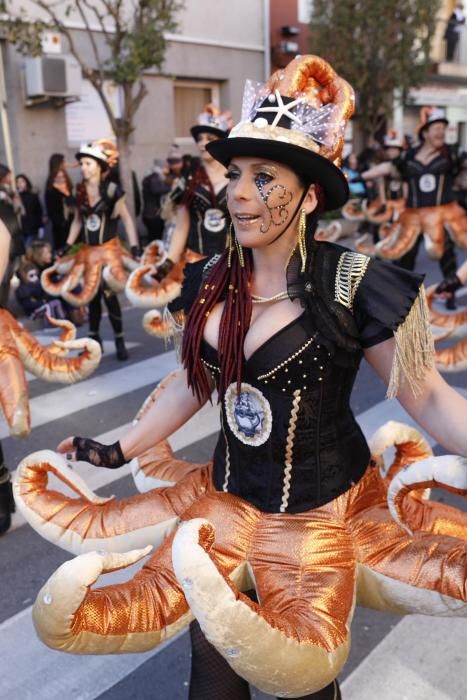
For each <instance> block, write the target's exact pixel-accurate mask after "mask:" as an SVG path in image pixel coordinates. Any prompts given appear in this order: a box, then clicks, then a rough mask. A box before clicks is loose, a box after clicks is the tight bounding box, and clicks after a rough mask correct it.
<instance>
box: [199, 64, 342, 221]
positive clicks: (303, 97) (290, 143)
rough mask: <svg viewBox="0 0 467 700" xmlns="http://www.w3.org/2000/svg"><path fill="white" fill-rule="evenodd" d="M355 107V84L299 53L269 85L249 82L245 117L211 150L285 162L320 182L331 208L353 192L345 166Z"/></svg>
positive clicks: (224, 157) (223, 156) (223, 158)
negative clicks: (344, 150) (348, 127)
mask: <svg viewBox="0 0 467 700" xmlns="http://www.w3.org/2000/svg"><path fill="white" fill-rule="evenodd" d="M353 108H354V94H353V90H352V88H351V87H350V85H349V84H348V83H347V82H346V81H345V80H343V79H342V78H340V77H339V76H338V75H337V74H336V72H335V71H334V70H333V68H332V67H331V66H330V65H329V64H328V63H326V61H324V60H323V59H322V58H319V57H317V56H297V57H296V58H295V59H294V60H293V61H291V63H289V64H288V66H287V67H286V68H285V69H284V70H279V71H277V72H276V73H274V74H273V75H272V76H271V78H270V79H269V81H268V82H267V83H266V84H265V85H260V84H254V83H252V82H251V81H247V84H246V87H245V93H244V98H243V109H242V120H241V121H240V123H239V124H237V125H236V126H235V127H234V128H233V129H232V131H231V132H230V135H229V137H228V138H223V139H221V140H218V141H213V142H212V143H209V144H207V146H206V149H207V150H208V151H209V153H211V154H212V156H213V157H214V158H216V160H218V161H220V162H221V163H223V164H224V165H228V163H229V162H230V161H231V159H232V158H234V157H235V156H255V157H260V158H267V159H268V160H274V161H277V162H279V163H283V164H284V165H287V166H288V167H290V168H291V169H292V170H293V171H294V172H295V173H296V174H297V175H299V176H300V177H301V178H302V179H303V180H304V181H305V182H306V183H318V184H320V185H321V186H322V187H323V189H324V193H325V209H327V210H332V209H337V208H339V207H341V206H342V205H343V204H345V202H346V201H347V199H348V196H349V188H348V185H347V180H346V178H345V175H344V174H343V172H342V171H341V169H340V167H339V165H340V158H341V154H342V148H343V144H344V130H345V127H346V125H347V121H348V119H349V118H350V116H351V115H352V113H353Z"/></svg>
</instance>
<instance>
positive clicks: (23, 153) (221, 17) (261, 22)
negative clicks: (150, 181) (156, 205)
mask: <svg viewBox="0 0 467 700" xmlns="http://www.w3.org/2000/svg"><path fill="white" fill-rule="evenodd" d="M15 4H17V5H18V8H19V7H20V6H22V5H23V2H22V0H14V2H13V5H15ZM64 5H65V4H64ZM128 6H130V3H128ZM64 21H65V22H66V24H67V26H68V27H70V28H71V29H72V32H73V39H74V41H75V42H76V44H77V45H79V46H80V51H82V52H83V53H84V55H85V57H86V60H88V61H89V63H90V64H91V65H92V61H93V54H92V46H91V43H90V42H89V39H88V37H87V35H86V32H85V31H84V27H83V25H82V23H80V20H79V18H78V17H77V16H76V15H73V16H70V17H68V18H66V19H65V20H64ZM268 23H269V2H268V0H235V3H232V2H230V1H229V0H187V1H186V3H185V8H184V10H182V11H181V13H180V15H179V27H178V30H177V33H174V34H171V35H169V36H167V39H168V50H167V53H166V57H165V62H164V66H163V69H162V71H160V72H156V71H148V72H147V74H145V76H144V79H145V82H146V85H147V88H148V95H147V96H146V97H145V99H144V100H143V102H142V104H141V107H140V108H139V110H138V112H137V113H136V118H135V126H136V128H135V131H134V133H133V135H132V139H131V159H132V166H133V168H134V170H135V171H136V173H137V174H138V176H139V177H140V178H141V177H142V176H143V175H144V174H145V173H146V172H147V171H148V169H149V168H150V167H151V165H152V162H153V160H154V159H155V158H164V157H165V155H166V153H167V150H168V148H169V147H170V145H171V144H172V143H174V142H178V143H180V144H181V146H182V147H183V150H185V151H187V152H189V151H192V149H193V142H192V139H191V138H190V134H189V127H190V126H191V125H192V124H193V123H194V122H195V119H196V116H197V115H198V114H199V112H200V111H201V110H202V108H203V106H204V105H205V104H206V103H207V102H211V101H212V102H214V103H217V104H218V105H219V106H220V107H221V108H222V109H231V110H232V112H233V116H234V119H238V117H239V114H240V108H241V99H242V94H243V86H244V82H245V79H246V78H252V79H253V80H258V81H262V80H264V77H265V73H266V72H267V71H268V70H269V34H268V31H267V30H266V29H265V28H266V27H268ZM92 28H93V33H94V37H95V41H96V42H97V43H98V44H99V45H100V46H104V42H103V40H102V32H101V31H99V27H98V26H92ZM47 38H48V46H47V47H46V49H47V50H48V51H50V57H54V56H55V57H56V56H60V55H61V56H63V55H66V54H67V46H66V42H65V41H61V38H60V37H55V38H54V37H50V36H48V37H47ZM1 48H2V56H3V67H4V75H5V92H6V103H7V118H8V125H9V134H10V142H11V152H12V157H13V165H14V170H15V171H16V172H17V173H18V172H24V173H26V174H27V175H28V176H29V177H30V179H31V180H32V181H33V183H34V184H35V185H36V186H38V187H39V188H42V187H43V184H44V180H45V177H46V170H47V161H48V158H49V156H50V154H51V153H53V152H61V153H64V154H65V156H66V158H67V161H69V162H70V163H72V162H73V161H74V153H75V152H76V150H77V147H78V146H79V145H80V143H82V142H86V141H89V140H90V139H94V138H99V137H112V133H111V130H110V124H109V121H108V119H107V117H106V114H105V111H104V109H103V107H102V103H101V102H100V100H99V98H98V96H97V94H96V92H95V90H94V89H93V88H92V86H91V84H90V83H89V82H88V81H87V80H83V79H82V78H81V80H80V81H78V82H80V86H79V94H78V95H76V97H77V98H79V99H76V100H71V99H69V98H67V99H66V100H57V99H48V98H47V96H43V99H41V97H40V95H39V96H33V97H31V96H30V95H29V96H28V91H29V92H31V86H30V83H31V60H30V59H25V58H24V57H23V56H21V55H20V54H19V53H18V52H17V50H16V49H15V47H13V46H12V45H9V44H7V43H6V42H2V47H1ZM33 68H34V66H33ZM33 73H34V71H33ZM33 77H34V76H33ZM33 82H34V80H33ZM106 90H107V93H108V95H109V96H110V98H111V102H112V104H113V106H114V113H115V114H116V115H117V116H118V112H119V100H120V95H119V91H118V90H117V89H115V87H114V86H113V85H111V84H108V85H106ZM66 102H68V103H66ZM7 140H8V134H6V132H5V130H3V133H1V134H0V161H2V162H5V161H6V160H7V144H6V141H7Z"/></svg>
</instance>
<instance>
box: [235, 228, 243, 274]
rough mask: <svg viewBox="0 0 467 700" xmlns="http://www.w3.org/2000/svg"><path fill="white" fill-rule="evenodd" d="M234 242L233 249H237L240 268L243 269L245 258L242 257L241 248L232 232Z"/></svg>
mask: <svg viewBox="0 0 467 700" xmlns="http://www.w3.org/2000/svg"><path fill="white" fill-rule="evenodd" d="M234 241H235V247H236V249H237V255H238V259H239V261H240V267H245V258H244V257H243V248H242V246H241V245H240V243H239V242H238V240H237V236H236V235H235V232H234Z"/></svg>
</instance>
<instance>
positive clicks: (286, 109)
mask: <svg viewBox="0 0 467 700" xmlns="http://www.w3.org/2000/svg"><path fill="white" fill-rule="evenodd" d="M274 95H275V98H276V102H277V105H276V106H275V107H272V106H271V107H259V108H258V109H257V110H256V113H258V112H275V113H276V116H275V117H274V121H273V122H272V124H271V126H277V125H278V123H279V122H280V120H281V119H282V117H288V118H289V119H291V120H292V121H294V122H295V123H296V124H299V125H300V126H301V125H302V122H301V120H300V119H299V118H298V117H297V115H296V114H293V113H292V112H291V111H290V110H291V109H292V108H293V107H296V106H297V105H299V104H301V103H302V102H303V97H297V99H296V100H293V101H292V102H289V103H288V104H284V102H283V100H282V95H281V94H280V92H279V90H275V91H274Z"/></svg>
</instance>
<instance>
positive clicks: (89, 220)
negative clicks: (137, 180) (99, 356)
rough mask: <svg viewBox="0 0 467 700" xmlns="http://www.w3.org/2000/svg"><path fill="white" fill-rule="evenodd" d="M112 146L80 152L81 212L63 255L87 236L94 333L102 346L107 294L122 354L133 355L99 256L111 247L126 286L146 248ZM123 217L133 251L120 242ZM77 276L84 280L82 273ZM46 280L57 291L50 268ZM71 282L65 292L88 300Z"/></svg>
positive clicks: (78, 195) (104, 144)
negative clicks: (74, 292)
mask: <svg viewBox="0 0 467 700" xmlns="http://www.w3.org/2000/svg"><path fill="white" fill-rule="evenodd" d="M111 146H112V144H110V143H109V142H108V141H105V140H101V141H95V142H93V143H89V144H85V145H83V146H82V147H81V148H80V150H79V151H78V153H76V158H77V160H78V161H79V164H80V168H81V172H82V174H83V180H82V182H81V183H80V184H79V185H78V188H77V193H76V208H75V215H74V219H73V222H72V224H71V228H70V233H69V234H68V237H67V240H66V248H65V250H64V251H63V256H64V258H65V259H66V256H67V254H69V253H70V249H71V247H72V246H73V245H74V243H76V242H77V241H78V240H79V239H80V237H81V240H82V241H83V242H84V243H85V247H84V248H83V249H82V252H83V254H84V259H83V260H81V258H80V259H79V263H80V264H81V263H82V264H83V265H84V268H85V270H86V269H89V273H87V272H85V273H84V274H85V277H84V279H83V283H82V286H83V287H84V291H86V290H87V287H88V283H87V281H88V279H89V280H90V282H89V289H90V292H89V294H90V296H91V298H90V300H89V337H90V338H94V339H95V340H97V341H98V342H99V343H100V344H101V346H102V339H101V337H100V335H99V328H100V323H101V316H102V299H103V300H104V302H105V305H106V307H107V309H108V312H109V321H110V324H111V326H112V329H113V332H114V336H115V348H116V355H117V359H118V360H127V359H128V351H127V349H126V347H125V341H124V337H123V324H122V311H121V308H120V302H119V300H118V296H117V293H116V291H115V289H113V288H112V286H111V283H110V280H109V282H107V281H106V279H105V269H104V272H103V274H102V269H103V267H104V268H105V264H106V262H105V260H104V261H103V262H102V261H101V260H100V258H99V255H97V256H96V252H97V253H99V251H102V253H104V252H105V251H107V250H108V252H109V253H110V255H111V256H112V267H111V268H110V272H111V273H114V274H115V275H116V274H117V273H118V279H117V282H118V283H119V284H120V286H121V289H122V290H123V288H124V285H125V282H126V279H127V276H126V273H125V272H124V268H125V267H126V268H128V267H129V266H131V265H132V264H133V267H136V262H135V263H133V261H132V259H131V258H133V260H134V261H136V260H137V259H138V257H139V254H140V248H139V243H138V236H137V233H136V228H135V225H134V222H133V219H132V218H131V215H130V212H129V211H128V208H127V206H126V204H125V193H124V191H123V190H122V188H121V187H120V185H119V184H118V183H117V182H116V181H115V179H114V178H113V177H112V170H111V169H112V168H114V166H115V165H116V162H117V160H118V151H117V150H116V149H115V147H114V146H113V147H111ZM120 219H121V220H122V223H123V225H124V228H125V232H126V235H127V237H128V241H129V244H130V254H131V257H130V255H129V254H128V253H127V252H126V250H125V249H124V248H123V247H122V246H121V245H120V242H119V239H118V223H119V220H120ZM76 266H77V267H79V264H77V265H76ZM86 275H88V276H86ZM76 281H77V282H79V281H80V280H79V278H77V279H76ZM42 284H43V286H44V287H45V288H46V290H47V291H49V292H50V293H56V292H54V289H53V287H52V288H51V287H50V286H49V284H48V276H47V271H45V273H44V274H43V275H42ZM69 286H70V285H66V290H65V291H64V292H62V293H63V296H64V298H65V299H66V300H67V301H70V302H71V303H79V304H81V303H83V302H84V303H86V301H87V299H86V300H83V299H82V298H81V297H80V295H79V294H78V295H77V296H76V300H74V298H72V297H70V289H68V287H69ZM113 286H115V284H114V285H113Z"/></svg>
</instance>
